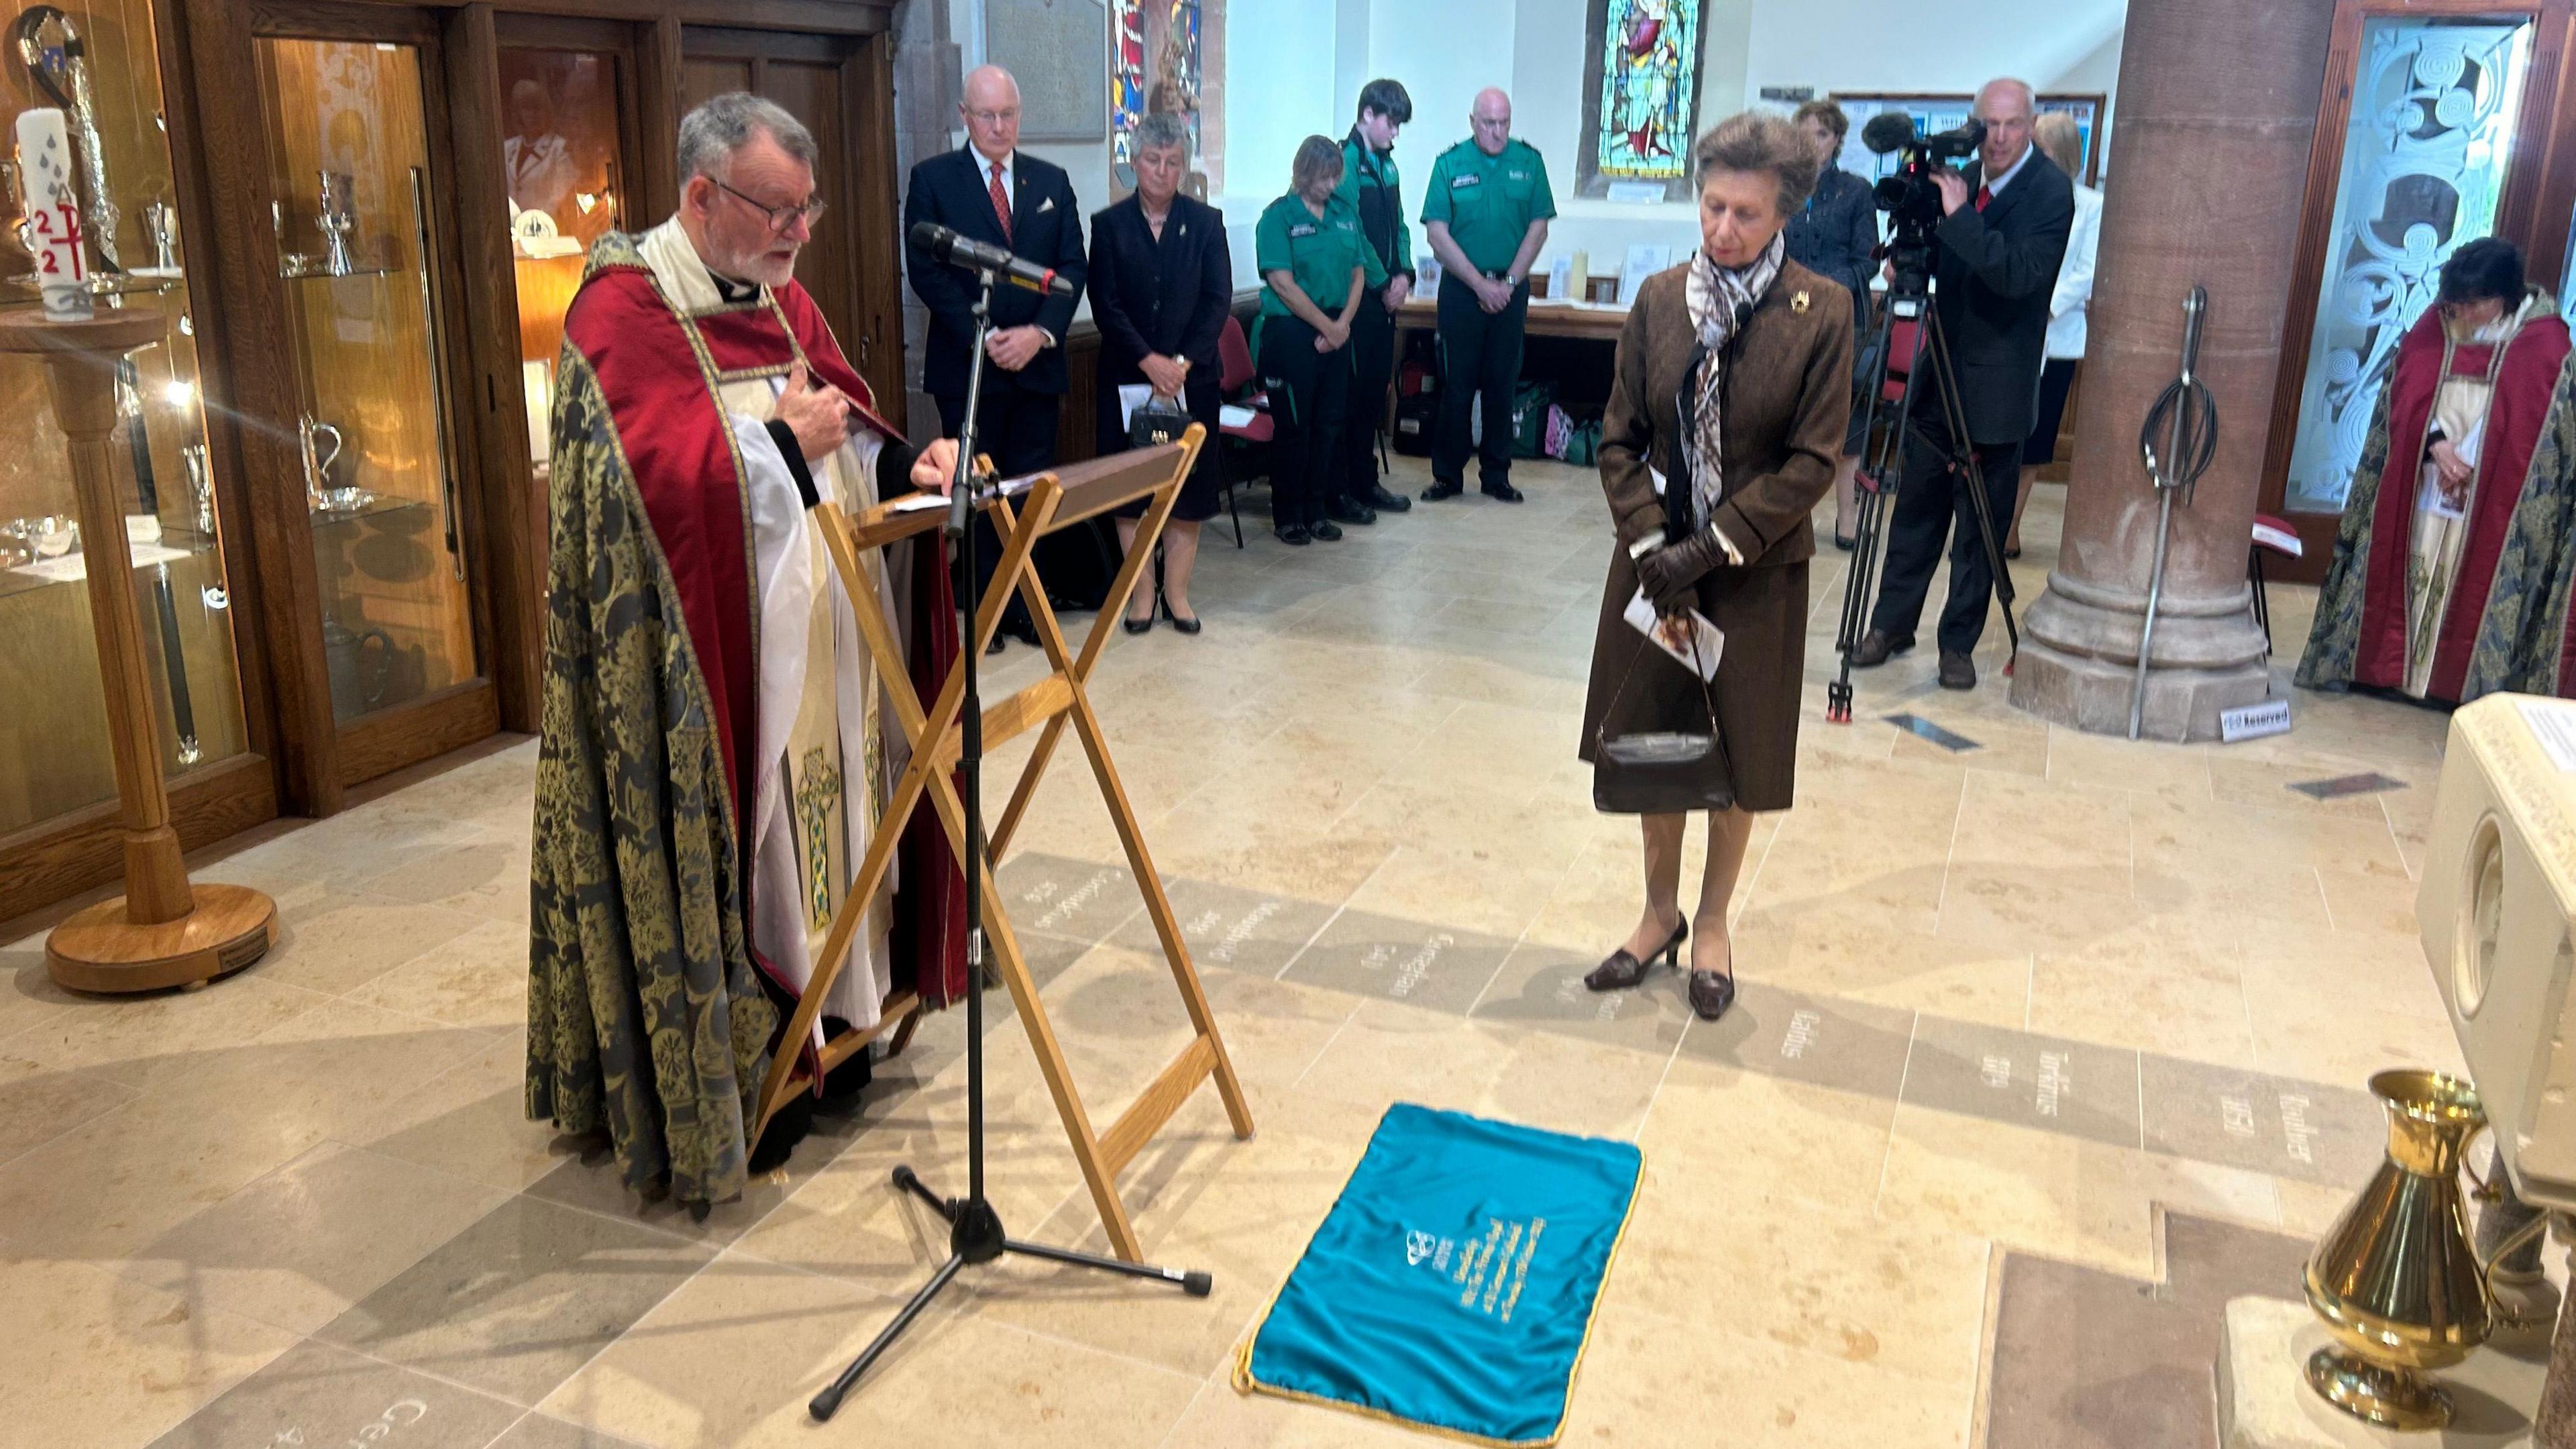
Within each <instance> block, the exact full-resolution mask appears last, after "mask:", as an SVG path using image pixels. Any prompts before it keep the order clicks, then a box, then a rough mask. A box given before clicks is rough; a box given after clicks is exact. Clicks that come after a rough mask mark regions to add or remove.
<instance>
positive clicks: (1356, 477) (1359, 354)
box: [1342, 292, 1395, 503]
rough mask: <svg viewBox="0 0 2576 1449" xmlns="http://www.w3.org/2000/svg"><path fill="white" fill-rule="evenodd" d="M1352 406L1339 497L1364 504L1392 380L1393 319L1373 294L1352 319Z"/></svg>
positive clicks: (1346, 423) (1372, 478) (1344, 423)
mask: <svg viewBox="0 0 2576 1449" xmlns="http://www.w3.org/2000/svg"><path fill="white" fill-rule="evenodd" d="M1343 350H1344V351H1346V352H1348V353H1350V355H1351V403H1350V408H1349V410H1348V412H1347V413H1346V414H1345V415H1344V418H1343V421H1342V491H1343V494H1344V496H1346V497H1348V498H1349V499H1351V501H1353V502H1355V503H1365V502H1367V501H1368V496H1369V487H1370V485H1372V484H1374V483H1376V482H1377V428H1378V424H1379V422H1380V421H1382V420H1383V419H1384V418H1385V417H1386V389H1387V385H1388V384H1389V383H1390V382H1391V381H1392V380H1393V379H1394V377H1395V314H1394V313H1391V312H1389V311H1387V310H1386V301H1385V299H1384V298H1383V297H1382V296H1381V295H1380V294H1379V293H1376V292H1371V293H1369V294H1368V295H1366V296H1364V297H1362V298H1360V310H1359V311H1358V312H1357V313H1355V314H1354V315H1353V316H1352V317H1351V343H1350V346H1349V347H1347V348H1344V349H1343Z"/></svg>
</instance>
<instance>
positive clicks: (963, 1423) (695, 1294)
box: [543, 1256, 1199, 1449]
mask: <svg viewBox="0 0 2576 1449" xmlns="http://www.w3.org/2000/svg"><path fill="white" fill-rule="evenodd" d="M977 1302H978V1300H976V1299H974V1298H972V1297H970V1296H968V1295H965V1294H962V1293H959V1292H957V1291H955V1290H951V1291H950V1292H949V1293H948V1294H947V1295H946V1296H945V1300H944V1301H943V1302H941V1303H938V1304H936V1305H934V1306H933V1307H932V1309H931V1310H930V1311H929V1312H928V1313H926V1314H924V1315H923V1316H922V1317H921V1318H920V1319H919V1320H918V1321H917V1322H915V1323H914V1325H913V1326H912V1328H911V1330H910V1331H909V1332H907V1333H906V1334H905V1335H904V1336H903V1338H901V1339H900V1340H898V1341H897V1342H896V1345H895V1347H894V1349H893V1350H892V1351H891V1352H890V1353H889V1354H888V1355H887V1356H886V1357H885V1358H884V1359H883V1360H880V1361H879V1363H878V1364H877V1365H876V1367H875V1368H874V1369H873V1370H872V1371H871V1373H870V1374H869V1376H868V1377H867V1378H865V1379H862V1380H861V1381H860V1382H859V1385H858V1386H857V1387H856V1388H855V1389H854V1390H853V1391H852V1392H851V1395H850V1398H849V1399H848V1400H847V1402H846V1403H845V1404H844V1405H843V1406H842V1408H841V1410H840V1417H839V1418H836V1419H835V1420H834V1421H833V1426H832V1429H831V1431H829V1432H832V1433H834V1434H836V1435H840V1434H850V1433H853V1432H856V1433H863V1434H864V1435H865V1436H866V1437H867V1438H868V1439H870V1440H871V1441H875V1440H883V1441H885V1442H889V1443H939V1444H947V1445H957V1446H961V1449H965V1446H982V1445H995V1446H1000V1445H1011V1446H1018V1445H1025V1444H1033V1443H1043V1442H1051V1441H1053V1442H1063V1443H1068V1444H1083V1445H1102V1446H1120V1445H1135V1446H1153V1445H1157V1444H1160V1443H1161V1442H1162V1441H1163V1439H1164V1436H1165V1435H1166V1433H1167V1432H1168V1431H1169V1430H1170V1428H1171V1426H1172V1425H1173V1423H1175V1422H1176V1421H1177V1420H1178V1419H1179V1418H1180V1416H1181V1412H1182V1410H1183V1409H1184V1408H1186V1407H1187V1406H1188V1403H1189V1400H1190V1398H1191V1396H1192V1394H1194V1393H1195V1392H1196V1391H1197V1387H1198V1383H1199V1379H1198V1377H1197V1376H1194V1375H1181V1374H1175V1373H1172V1372H1170V1371H1168V1370H1165V1369H1160V1368H1155V1367H1153V1366H1151V1365H1149V1364H1145V1363H1142V1362H1139V1361H1138V1360H1136V1359H1133V1358H1128V1357H1124V1356H1121V1355H1116V1354H1109V1353H1103V1352H1101V1351H1099V1350H1097V1349H1091V1348H1085V1347H1080V1346H1078V1345H1076V1344H1073V1343H1071V1342H1068V1341H1066V1340H1063V1339H1060V1338H1055V1337H1051V1336H1041V1335H1038V1334H1032V1333H1026V1332H1022V1331H1020V1330H1018V1329H1014V1328H1011V1327H1008V1326H1006V1325H1003V1324H1000V1323H996V1322H993V1321H991V1316H990V1315H989V1314H986V1313H979V1312H974V1311H971V1310H972V1308H973V1307H974V1306H975V1305H976V1304H977ZM898 1306H900V1304H899V1301H896V1300H889V1299H886V1298H884V1297H881V1296H879V1295H876V1294H873V1293H870V1292H869V1291H868V1290H866V1289H863V1288H860V1287H857V1286H856V1285H854V1284H851V1283H849V1282H846V1281H844V1280H840V1279H834V1278H823V1277H817V1276H814V1275H811V1274H806V1273H799V1272H796V1271H794V1270H792V1269H787V1268H782V1267H779V1266H777V1265H775V1264H771V1263H767V1262H763V1261H760V1260H758V1259H753V1258H749V1257H742V1256H727V1257H726V1258H724V1259H722V1260H720V1261H718V1262H717V1263H716V1264H714V1265H713V1266H711V1267H710V1268H709V1269H708V1270H707V1271H706V1272H705V1273H703V1274H701V1275H699V1276H698V1277H697V1278H696V1279H694V1280H693V1281H691V1282H690V1283H689V1284H688V1285H687V1286H686V1287H685V1288H682V1289H681V1290H680V1291H678V1292H676V1293H674V1294H672V1295H671V1296H670V1298H669V1299H668V1300H667V1301H665V1302H663V1303H661V1304H660V1305H658V1306H657V1307H656V1308H655V1309H654V1310H653V1311H652V1312H651V1313H650V1314H649V1315H647V1316H646V1317H645V1318H644V1319H643V1321H642V1322H640V1323H638V1324H637V1325H636V1327H635V1331H634V1332H632V1333H630V1334H628V1335H626V1336H625V1337H623V1338H621V1339H620V1340H619V1341H618V1342H616V1343H615V1344H613V1345H611V1346H610V1347H609V1348H608V1349H607V1351H606V1352H604V1353H602V1354H600V1355H599V1357H598V1358H597V1359H596V1360H595V1361H593V1362H591V1363H590V1364H588V1365H587V1366H586V1367H583V1368H582V1369H581V1371H580V1372H579V1373H578V1374H577V1375H576V1376H574V1377H573V1378H572V1380H571V1381H570V1382H568V1383H565V1384H564V1385H562V1386H561V1387H560V1388H558V1389H556V1390H555V1391H554V1392H553V1394H552V1395H550V1396H549V1397H548V1398H547V1400H546V1402H545V1404H544V1405H543V1409H544V1412H546V1413H547V1414H549V1415H551V1416H554V1417H557V1418H561V1419H564V1420H566V1421H568V1422H572V1423H578V1424H587V1425H590V1426H593V1427H595V1428H598V1429H602V1430H605V1431H607V1432H608V1433H611V1434H615V1435H619V1436H622V1437H625V1438H630V1439H635V1440H638V1441H640V1442H646V1443H653V1444H661V1445H669V1446H673V1449H695V1446H701V1445H703V1446H710V1449H713V1446H726V1449H732V1446H746V1449H752V1446H760V1445H768V1444H810V1443H812V1442H814V1440H815V1437H816V1434H817V1430H816V1428H815V1426H814V1425H813V1423H812V1422H811V1421H810V1420H809V1419H808V1418H807V1415H806V1409H805V1405H806V1400H807V1399H809V1398H811V1397H812V1396H813V1394H814V1392H815V1391H816V1390H817V1389H820V1388H821V1387H823V1385H824V1384H825V1383H827V1382H829V1381H830V1379H831V1378H832V1376H833V1375H835V1374H837V1373H838V1372H839V1371H840V1369H841V1367H842V1365H843V1364H844V1363H845V1362H846V1361H847V1360H848V1359H850V1358H851V1357H852V1356H854V1355H855V1354H856V1353H857V1352H858V1351H859V1349H860V1348H862V1347H864V1346H865V1345H866V1344H867V1342H868V1340H869V1339H870V1338H872V1337H873V1336H874V1335H875V1334H876V1332H877V1330H878V1329H879V1328H881V1327H882V1326H883V1325H884V1322H885V1320H886V1318H887V1317H888V1316H889V1315H891V1314H892V1312H893V1311H894V1310H895V1309H896V1308H897V1307H898ZM711 1364H714V1365H722V1366H724V1371H723V1372H720V1373H710V1372H708V1366H709V1365H711ZM845 1423H847V1424H849V1425H850V1427H849V1428H848V1429H844V1428H843V1427H842V1425H843V1424H845Z"/></svg>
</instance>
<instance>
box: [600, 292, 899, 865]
mask: <svg viewBox="0 0 2576 1449" xmlns="http://www.w3.org/2000/svg"><path fill="white" fill-rule="evenodd" d="M771 295H772V296H773V297H774V298H775V300H776V303H777V310H776V311H775V312H772V311H771V310H770V309H769V308H768V307H763V306H758V305H753V306H749V307H745V308H741V309H738V310H727V311H722V312H715V313H710V314H708V315H706V316H703V317H700V318H697V319H695V320H696V331H697V333H698V334H699V336H700V338H702V339H703V341H704V343H705V346H706V351H707V362H708V364H709V366H711V367H712V368H713V369H714V371H715V372H716V373H717V374H719V375H720V376H725V377H730V376H733V375H738V374H741V373H745V372H757V371H773V370H781V369H784V368H786V367H787V366H788V365H790V364H791V363H792V362H793V361H794V360H795V358H796V356H797V349H798V348H801V349H802V350H803V355H804V357H805V360H806V366H807V367H808V368H809V369H811V371H812V372H813V374H814V376H816V377H817V378H820V379H822V380H823V381H825V382H828V383H830V384H831V385H832V386H834V387H837V388H839V389H841V391H843V392H844V393H847V394H848V395H849V396H850V397H851V399H852V400H854V401H856V402H857V403H858V404H859V405H860V409H861V414H862V421H864V422H865V423H866V424H867V425H868V426H870V427H873V428H875V429H877V430H878V431H879V432H881V433H883V434H885V435H886V436H887V437H889V438H894V439H897V440H898V441H899V440H900V439H901V436H902V435H901V434H899V433H897V432H895V430H894V429H893V428H892V427H891V426H889V425H888V424H887V423H886V422H885V421H884V420H883V419H881V418H879V417H878V416H877V415H876V413H875V411H874V407H875V395H874V394H873V393H871V392H869V391H868V385H867V383H866V382H865V381H863V380H861V378H860V377H859V375H858V374H857V373H856V372H854V371H853V370H851V367H850V364H849V362H848V361H847V360H846V359H844V358H843V357H842V355H841V349H840V347H839V346H838V344H836V343H834V342H833V340H832V334H831V329H829V328H828V327H826V326H824V325H823V320H822V318H821V317H820V316H819V315H817V314H816V312H815V310H814V303H813V299H812V298H810V297H808V296H807V295H806V293H805V289H804V287H802V286H801V285H799V284H797V283H794V282H790V283H789V284H787V285H786V286H785V287H781V288H777V289H775V290H774V291H773V292H772V293H771ZM782 321H783V322H784V324H785V325H784V326H782V325H781V323H782ZM790 329H793V332H794V334H795V336H794V341H793V343H792V344H791V342H790V338H789V331H790ZM564 336H565V338H566V339H567V340H568V341H570V342H571V343H572V345H573V346H575V347H577V348H579V349H580V350H581V354H582V356H583V357H584V358H585V359H586V360H588V362H589V363H590V366H591V370H592V371H593V372H594V373H596V374H597V375H598V377H599V389H600V394H601V395H602V396H603V397H604V398H606V399H607V402H608V411H609V418H610V421H611V422H613V423H614V424H615V425H616V428H617V438H618V443H619V445H620V446H621V447H622V448H624V450H625V453H626V464H627V467H628V469H629V470H630V471H631V472H632V473H633V474H634V478H635V490H636V492H637V493H638V494H639V495H641V496H642V498H643V500H644V512H645V515H646V517H647V519H648V520H649V521H650V522H651V524H652V527H653V537H654V540H655V541H656V542H657V543H659V544H660V545H661V550H662V557H663V560H664V562H665V563H667V564H668V565H669V566H670V570H671V581H672V584H673V585H674V587H675V588H676V589H677V590H678V593H679V599H678V602H679V606H680V617H681V619H682V620H683V621H684V622H685V624H686V625H687V628H688V635H689V647H690V648H691V649H692V650H693V651H694V652H695V653H696V654H697V659H698V669H699V672H700V673H701V674H703V675H704V676H705V678H706V684H707V697H708V703H709V705H710V707H711V708H712V709H713V711H714V715H715V719H714V723H715V727H716V732H717V737H718V741H719V743H720V744H721V745H722V747H723V749H722V753H723V756H724V762H725V769H726V772H727V774H728V775H729V777H730V779H729V781H728V784H729V785H730V787H731V788H730V791H729V793H730V795H731V798H732V800H733V812H734V813H733V824H734V832H735V836H736V838H737V839H739V838H740V837H741V835H742V833H743V832H744V831H745V830H746V829H747V828H748V822H749V820H750V818H751V815H750V809H749V802H748V801H747V800H745V799H744V793H743V792H744V791H745V790H747V789H748V788H750V781H752V780H753V779H755V778H757V775H758V772H757V771H756V770H753V769H752V768H751V767H750V764H751V762H750V761H749V760H747V759H746V758H745V757H744V752H745V751H746V750H748V749H749V748H750V747H751V744H752V742H753V741H754V740H756V739H757V738H759V736H758V734H757V732H756V731H754V730H753V728H752V709H753V705H754V703H755V702H756V701H757V700H758V698H759V693H758V690H757V688H756V681H755V680H754V677H753V676H754V672H755V669H756V667H757V663H758V657H757V650H756V648H755V644H754V638H753V623H752V621H753V619H754V618H755V617H756V616H757V614H758V612H759V596H758V593H757V588H756V579H755V577H754V569H753V566H752V558H751V525H750V519H749V516H748V515H749V512H750V507H751V505H750V501H749V498H748V496H747V495H746V494H745V493H744V491H743V486H742V477H741V475H740V474H739V473H738V472H737V471H736V470H735V467H734V455H733V432H732V429H731V427H730V426H729V425H728V423H727V422H726V419H725V416H724V410H723V408H722V406H721V405H720V404H719V402H718V401H717V398H716V395H715V391H714V387H713V385H712V384H713V381H714V379H711V378H710V377H708V375H707V373H706V372H705V371H704V370H702V369H701V368H700V366H699V363H698V354H697V348H696V347H695V346H693V345H692V344H691V338H690V329H689V327H688V325H687V324H685V323H684V322H683V321H682V319H681V318H680V317H679V316H678V314H676V313H674V312H673V311H672V310H671V308H670V307H669V305H668V304H666V303H665V302H664V301H663V300H662V294H661V292H660V290H659V289H657V288H656V287H655V286H654V285H653V274H652V273H651V272H649V271H647V270H646V269H644V268H642V267H632V266H609V267H602V268H600V269H598V270H597V271H596V272H594V273H593V274H592V276H591V278H590V279H589V280H588V281H586V282H584V283H583V284H582V288H581V291H580V292H579V293H578V294H577V295H575V296H574V298H573V302H572V307H571V309H570V310H569V311H568V312H567V313H566V314H565V317H564Z"/></svg>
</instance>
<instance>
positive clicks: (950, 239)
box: [912, 221, 1073, 297]
mask: <svg viewBox="0 0 2576 1449" xmlns="http://www.w3.org/2000/svg"><path fill="white" fill-rule="evenodd" d="M912 244H913V245H914V246H917V247H919V248H921V249H922V250H923V251H926V252H928V253H930V254H931V255H932V256H934V257H937V258H938V259H939V260H941V261H943V262H946V263H948V264H949V265H950V266H952V267H963V268H965V269H966V270H967V271H970V272H991V273H992V274H993V275H995V276H997V277H1000V278H1002V279H1003V280H1005V281H1007V282H1009V283H1010V284H1011V285H1013V286H1015V287H1026V288H1028V289H1029V290H1030V291H1032V292H1044V293H1046V294H1047V295H1048V296H1051V297H1070V296H1072V295H1073V283H1071V282H1068V281H1066V280H1065V279H1064V278H1062V277H1059V276H1057V275H1056V274H1055V268H1053V267H1041V266H1039V265H1038V264H1037V263H1035V262H1032V261H1027V260H1024V259H1023V258H1020V257H1017V256H1014V255H1012V254H1011V253H1009V252H1007V251H1004V250H1003V249H1002V248H1000V247H997V246H994V245H993V244H992V243H990V242H979V241H977V240H975V239H974V238H973V237H970V236H960V235H958V234H957V233H956V232H955V231H952V230H950V229H949V228H947V227H944V226H941V225H940V224H939V223H937V222H935V221H917V222H914V223H913V224H912Z"/></svg>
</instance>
